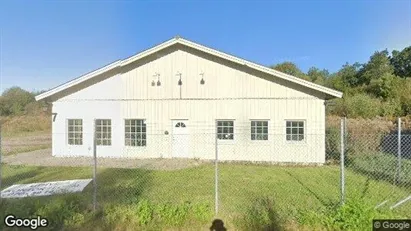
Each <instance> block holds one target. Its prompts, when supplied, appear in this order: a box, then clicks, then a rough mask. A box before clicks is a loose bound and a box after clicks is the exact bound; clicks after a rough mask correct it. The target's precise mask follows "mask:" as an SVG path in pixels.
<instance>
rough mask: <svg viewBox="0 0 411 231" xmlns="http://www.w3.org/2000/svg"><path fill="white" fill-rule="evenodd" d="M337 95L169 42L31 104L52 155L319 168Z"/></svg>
mask: <svg viewBox="0 0 411 231" xmlns="http://www.w3.org/2000/svg"><path fill="white" fill-rule="evenodd" d="M335 97H342V93H341V92H338V91H335V90H332V89H329V88H326V87H323V86H320V85H317V84H314V83H312V82H308V81H305V80H302V79H300V78H297V77H294V76H290V75H287V74H284V73H282V72H279V71H275V70H272V69H270V68H267V67H264V66H261V65H258V64H255V63H252V62H249V61H246V60H244V59H240V58H238V57H235V56H232V55H229V54H226V53H223V52H220V51H217V50H214V49H211V48H209V47H205V46H202V45H199V44H197V43H194V42H191V41H188V40H185V39H183V38H179V37H176V38H173V39H171V40H168V41H166V42H164V43H162V44H160V45H157V46H155V47H153V48H150V49H148V50H145V51H143V52H141V53H139V54H137V55H135V56H132V57H130V58H127V59H124V60H119V61H116V62H114V63H111V64H109V65H107V66H105V67H102V68H100V69H98V70H96V71H93V72H91V73H88V74H86V75H84V76H81V77H79V78H77V79H74V80H72V81H70V82H68V83H65V84H62V85H60V86H57V87H55V88H53V89H51V90H49V91H47V92H45V93H43V94H40V95H38V96H37V97H36V100H42V99H43V100H46V101H48V102H51V103H52V112H53V125H52V131H53V137H52V139H53V145H52V152H53V156H87V155H92V153H93V152H92V147H93V132H94V128H93V126H94V121H95V120H96V137H97V141H96V142H97V155H98V156H100V157H132V158H174V157H177V158H199V159H213V158H214V156H215V150H216V148H215V142H216V140H215V132H216V131H217V133H218V136H217V137H218V141H217V142H218V155H219V159H220V160H250V161H271V162H294V163H295V162H298V163H318V164H321V163H324V161H325V100H327V99H331V98H335Z"/></svg>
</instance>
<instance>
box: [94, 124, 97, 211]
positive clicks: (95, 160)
mask: <svg viewBox="0 0 411 231" xmlns="http://www.w3.org/2000/svg"><path fill="white" fill-rule="evenodd" d="M93 127H94V131H93V163H94V167H93V211H96V207H97V181H96V178H97V141H96V128H97V123H96V120H94V126H93Z"/></svg>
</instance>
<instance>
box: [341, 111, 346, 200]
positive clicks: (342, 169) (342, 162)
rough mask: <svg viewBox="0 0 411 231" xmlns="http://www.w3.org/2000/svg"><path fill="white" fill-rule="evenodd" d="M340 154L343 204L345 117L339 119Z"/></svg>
mask: <svg viewBox="0 0 411 231" xmlns="http://www.w3.org/2000/svg"><path fill="white" fill-rule="evenodd" d="M340 130H341V156H340V158H341V159H340V174H341V176H340V190H341V204H344V201H345V175H344V170H345V169H344V168H345V163H344V162H345V160H344V152H345V147H344V142H345V117H344V118H342V119H341V127H340Z"/></svg>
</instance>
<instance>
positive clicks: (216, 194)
mask: <svg viewBox="0 0 411 231" xmlns="http://www.w3.org/2000/svg"><path fill="white" fill-rule="evenodd" d="M217 123H218V122H217V120H216V122H215V172H214V180H215V186H214V190H215V191H214V194H215V215H216V216H217V215H218V133H217Z"/></svg>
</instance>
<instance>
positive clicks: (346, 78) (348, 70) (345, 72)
mask: <svg viewBox="0 0 411 231" xmlns="http://www.w3.org/2000/svg"><path fill="white" fill-rule="evenodd" d="M362 66H363V65H362V64H360V63H358V62H356V63H354V64H352V65H350V64H349V63H345V64H344V65H343V66H342V67H341V69H340V70H339V71H338V72H337V75H338V76H339V77H340V78H341V81H342V83H343V84H344V86H345V87H357V86H359V85H360V83H361V80H360V78H359V74H360V70H361V68H362Z"/></svg>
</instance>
